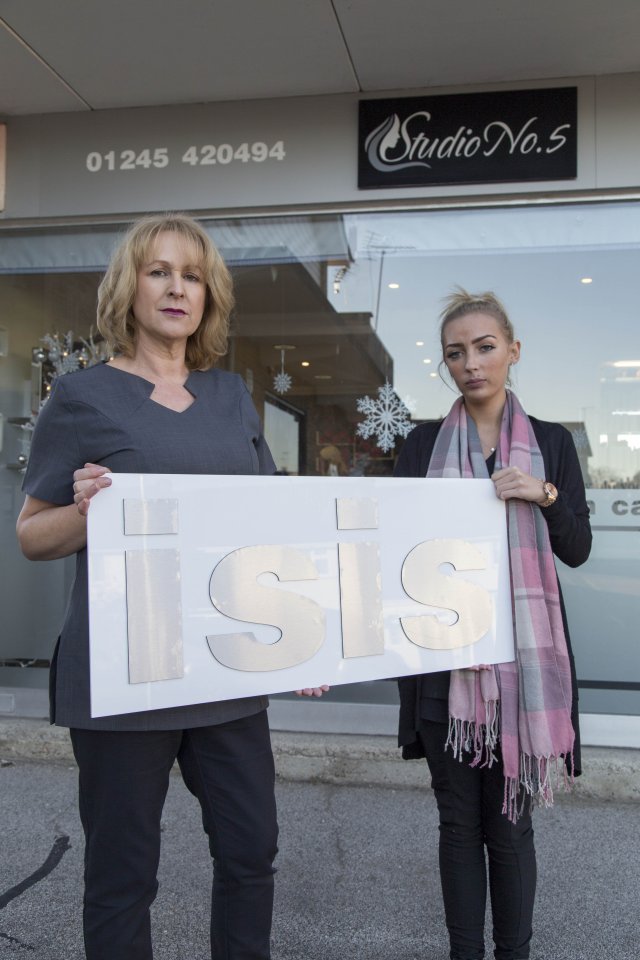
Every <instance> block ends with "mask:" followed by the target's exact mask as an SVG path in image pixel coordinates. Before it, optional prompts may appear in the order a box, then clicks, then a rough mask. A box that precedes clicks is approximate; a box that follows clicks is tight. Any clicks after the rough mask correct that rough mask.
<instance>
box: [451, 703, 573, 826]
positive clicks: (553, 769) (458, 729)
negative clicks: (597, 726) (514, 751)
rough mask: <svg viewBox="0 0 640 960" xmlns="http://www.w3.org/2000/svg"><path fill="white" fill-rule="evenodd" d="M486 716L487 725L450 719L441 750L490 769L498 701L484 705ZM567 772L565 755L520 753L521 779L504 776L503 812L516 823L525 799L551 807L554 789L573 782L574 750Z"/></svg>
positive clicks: (566, 788)
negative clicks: (534, 755)
mask: <svg viewBox="0 0 640 960" xmlns="http://www.w3.org/2000/svg"><path fill="white" fill-rule="evenodd" d="M484 706H485V710H486V716H487V722H486V723H476V722H475V721H473V720H459V719H456V718H454V717H449V732H448V735H447V740H446V743H445V745H444V749H445V750H447V749H448V748H451V751H452V753H453V756H454V758H455V759H456V760H458V761H459V762H460V763H462V761H463V754H473V759H472V760H471V762H470V764H469V765H470V766H471V767H480V768H482V767H488V768H491V767H492V765H493V764H494V762H495V761H496V760H497V759H498V758H497V754H496V749H497V746H498V741H499V715H500V714H499V709H498V701H496V700H492V701H490V702H488V703H485V704H484ZM567 756H568V759H569V770H567V764H566V762H565V756H564V755H562V754H561V755H560V756H553V757H532V756H529V755H528V754H525V753H521V754H520V776H519V777H505V779H504V797H503V803H502V813H503V814H504V815H505V816H507V817H508V818H509V820H511V822H512V823H516V822H517V820H518V819H519V817H521V816H522V812H523V810H524V808H525V803H526V802H527V798H529V799H530V801H531V803H532V804H535V805H536V806H538V807H545V808H548V807H552V806H553V789H554V786H555V788H556V789H558V787H559V786H561V787H562V789H563V790H564V792H565V793H569V792H570V791H571V788H572V786H573V783H574V773H573V750H572V751H571V753H570V754H568V755H567Z"/></svg>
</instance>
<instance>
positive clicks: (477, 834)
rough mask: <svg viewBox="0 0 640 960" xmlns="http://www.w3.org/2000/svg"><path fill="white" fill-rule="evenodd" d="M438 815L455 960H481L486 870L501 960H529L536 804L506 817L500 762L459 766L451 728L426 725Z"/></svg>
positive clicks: (422, 726)
mask: <svg viewBox="0 0 640 960" xmlns="http://www.w3.org/2000/svg"><path fill="white" fill-rule="evenodd" d="M419 733H420V739H421V740H422V743H423V745H424V748H425V753H426V755H427V763H428V764H429V770H430V772H431V783H432V786H433V790H434V793H435V797H436V801H437V803H438V812H439V814H440V846H439V852H440V879H441V882H442V896H443V899H444V909H445V917H446V922H447V928H448V930H449V940H450V944H451V953H450V957H451V960H482V958H484V955H485V948H484V919H485V908H486V898H487V866H486V861H485V846H486V848H487V854H488V861H489V890H490V894H491V911H492V914H493V940H494V943H495V957H496V960H526V958H527V957H528V956H529V943H530V940H531V920H532V915H533V903H534V898H535V890H536V855H535V849H534V846H533V826H532V823H531V812H530V805H529V803H528V802H527V804H525V811H523V813H522V816H521V817H520V818H519V819H518V822H517V823H516V824H513V823H511V821H510V820H509V819H508V818H507V817H506V816H505V815H504V814H503V813H502V802H503V793H504V776H503V770H502V762H496V763H494V764H493V766H492V767H491V768H489V767H471V766H470V765H469V763H468V761H466V760H463V762H462V763H460V761H459V760H457V759H455V758H454V756H453V754H452V752H451V750H447V751H446V752H445V750H444V744H445V741H446V739H447V724H446V723H438V722H435V721H431V720H421V721H420V728H419Z"/></svg>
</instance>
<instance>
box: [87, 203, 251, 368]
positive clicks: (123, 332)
mask: <svg viewBox="0 0 640 960" xmlns="http://www.w3.org/2000/svg"><path fill="white" fill-rule="evenodd" d="M161 233H173V234H176V235H177V236H178V237H180V238H181V239H182V240H184V242H185V243H186V244H189V245H190V246H192V247H194V248H195V250H196V251H197V266H198V267H199V268H200V270H201V271H202V276H203V280H204V283H205V285H206V295H205V305H204V313H203V315H202V320H201V322H200V325H199V327H198V329H197V330H196V331H195V333H193V334H191V336H190V337H189V338H188V340H187V348H186V356H185V362H186V365H187V367H188V369H189V370H208V369H210V368H211V367H212V366H214V364H215V363H216V361H217V360H218V359H219V358H220V357H222V356H224V354H225V353H226V352H227V342H228V338H229V315H230V313H231V310H232V308H233V304H234V297H233V281H232V279H231V274H230V273H229V270H228V269H227V266H226V264H225V262H224V260H223V259H222V257H221V255H220V253H219V251H218V250H217V248H216V246H215V244H214V243H213V242H212V240H211V239H210V237H209V236H208V235H207V233H206V232H205V231H204V230H203V228H202V227H201V226H200V224H199V223H197V222H196V221H195V220H193V219H192V218H191V217H187V216H185V215H184V214H180V213H169V214H164V215H162V216H155V217H144V218H143V219H141V220H137V221H136V222H135V223H133V224H132V225H131V227H130V228H129V230H128V231H127V233H126V234H125V236H124V238H123V240H122V241H121V243H120V244H119V245H118V247H117V248H116V250H115V251H114V253H113V256H112V257H111V262H110V263H109V266H108V268H107V272H106V274H105V275H104V278H103V280H102V282H101V284H100V286H99V287H98V330H99V331H100V333H101V334H102V336H103V337H104V339H105V341H106V343H107V346H108V348H109V350H110V351H111V352H112V353H115V354H120V355H122V356H125V357H133V356H134V353H135V343H136V320H135V317H134V315H133V310H132V308H133V301H134V300H135V296H136V287H137V279H138V271H139V270H140V268H141V267H142V265H143V264H144V263H147V262H148V261H149V257H150V254H151V251H152V249H153V246H154V244H155V242H156V240H157V238H158V236H159V235H160V234H161Z"/></svg>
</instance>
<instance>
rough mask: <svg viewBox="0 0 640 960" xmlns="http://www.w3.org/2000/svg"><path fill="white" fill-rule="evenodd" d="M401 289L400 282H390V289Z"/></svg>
mask: <svg viewBox="0 0 640 960" xmlns="http://www.w3.org/2000/svg"><path fill="white" fill-rule="evenodd" d="M399 289H400V284H399V283H390V284H389V290H399Z"/></svg>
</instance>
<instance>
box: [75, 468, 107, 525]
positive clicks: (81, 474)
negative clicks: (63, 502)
mask: <svg viewBox="0 0 640 960" xmlns="http://www.w3.org/2000/svg"><path fill="white" fill-rule="evenodd" d="M108 473H111V471H110V470H109V468H108V467H101V466H99V464H97V463H85V465H84V467H82V468H81V469H80V470H76V471H75V472H74V474H73V499H74V502H75V504H76V506H77V508H78V513H79V514H80V516H81V517H86V515H87V513H88V512H89V506H90V505H91V498H92V497H95V495H96V493H99V492H100V490H104V488H105V487H110V486H111V477H108V476H107V474H108Z"/></svg>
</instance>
